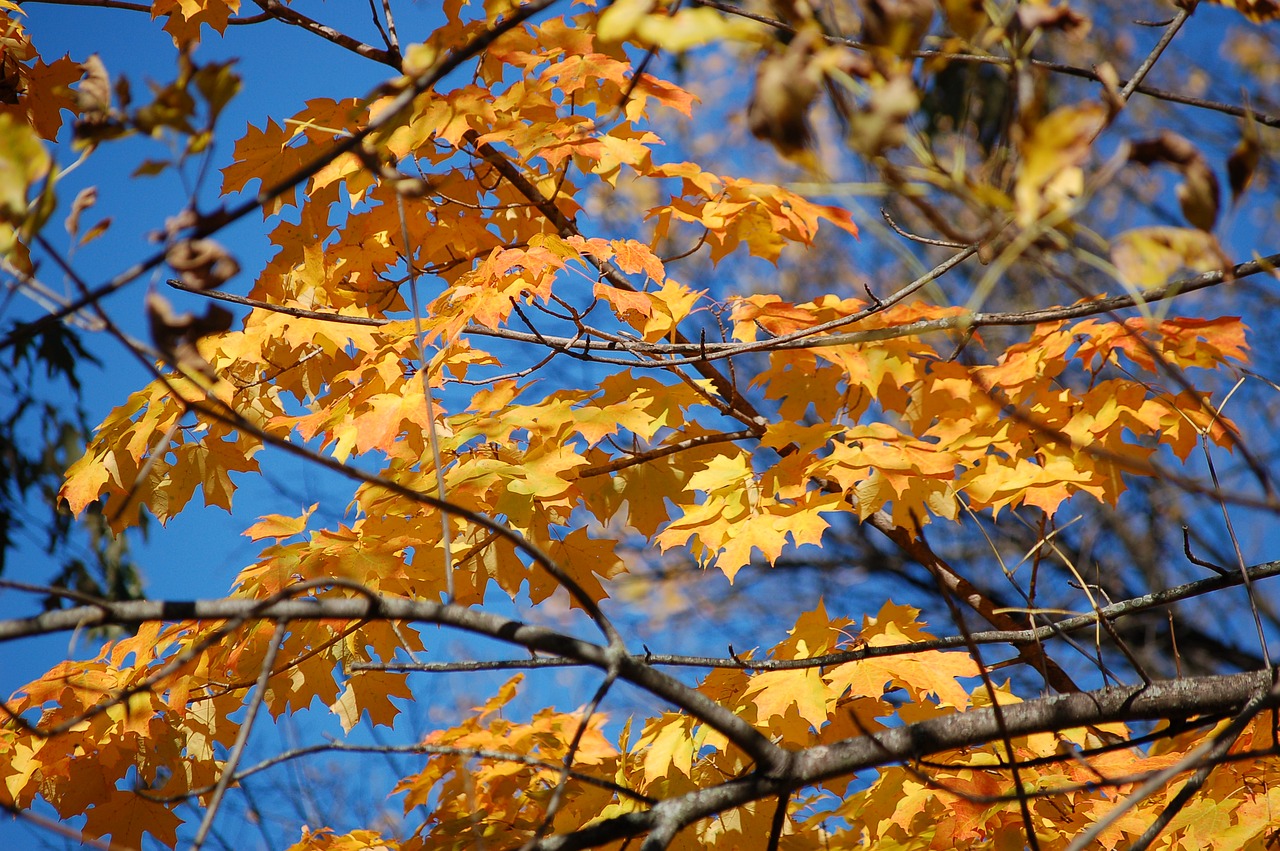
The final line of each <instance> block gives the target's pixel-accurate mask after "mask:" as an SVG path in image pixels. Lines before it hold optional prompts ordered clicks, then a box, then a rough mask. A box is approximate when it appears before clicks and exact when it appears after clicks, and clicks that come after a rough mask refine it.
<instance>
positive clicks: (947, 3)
mask: <svg viewBox="0 0 1280 851" xmlns="http://www.w3.org/2000/svg"><path fill="white" fill-rule="evenodd" d="M942 14H944V15H945V16H946V18H947V24H948V26H950V27H951V31H952V32H954V33H955V34H956V35H958V36H960V37H961V38H963V39H965V40H966V41H972V40H973V38H974V36H976V35H977V34H978V33H980V32H982V31H983V30H984V29H986V28H987V26H989V25H990V23H991V19H990V18H989V17H987V11H986V7H985V4H983V2H982V0H942Z"/></svg>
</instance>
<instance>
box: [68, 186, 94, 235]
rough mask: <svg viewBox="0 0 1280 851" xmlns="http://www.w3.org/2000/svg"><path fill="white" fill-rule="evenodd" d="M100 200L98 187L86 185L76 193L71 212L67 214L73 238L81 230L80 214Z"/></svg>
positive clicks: (69, 229)
mask: <svg viewBox="0 0 1280 851" xmlns="http://www.w3.org/2000/svg"><path fill="white" fill-rule="evenodd" d="M97 201H98V187H96V186H86V187H85V188H84V189H81V190H80V191H79V192H78V193H76V199H75V200H74V201H72V202H71V212H70V213H68V214H67V223H66V228H67V233H68V234H70V235H71V236H72V237H73V238H74V237H75V235H76V234H77V233H79V232H80V215H81V214H82V213H83V212H84V211H85V210H87V209H89V208H90V207H92V206H93V205H94V204H96V203H97Z"/></svg>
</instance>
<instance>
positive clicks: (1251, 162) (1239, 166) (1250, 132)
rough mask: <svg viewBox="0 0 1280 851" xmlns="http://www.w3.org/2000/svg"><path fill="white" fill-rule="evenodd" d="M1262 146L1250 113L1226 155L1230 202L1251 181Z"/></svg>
mask: <svg viewBox="0 0 1280 851" xmlns="http://www.w3.org/2000/svg"><path fill="white" fill-rule="evenodd" d="M1261 154H1262V147H1261V145H1259V144H1258V125H1257V124H1256V123H1255V122H1254V120H1253V115H1252V114H1250V115H1249V116H1248V117H1247V118H1246V119H1245V124H1244V132H1243V133H1242V134H1241V136H1240V142H1239V144H1237V145H1236V147H1235V150H1233V151H1232V152H1231V156H1229V157H1227V183H1228V184H1229V185H1230V187H1231V203H1232V204H1234V203H1236V202H1237V201H1239V200H1240V196H1241V195H1243V194H1244V191H1245V190H1246V189H1248V188H1249V184H1250V183H1252V182H1253V175H1254V172H1256V171H1257V170H1258V161H1259V159H1260V158H1261Z"/></svg>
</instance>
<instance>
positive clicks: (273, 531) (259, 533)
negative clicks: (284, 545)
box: [241, 502, 320, 541]
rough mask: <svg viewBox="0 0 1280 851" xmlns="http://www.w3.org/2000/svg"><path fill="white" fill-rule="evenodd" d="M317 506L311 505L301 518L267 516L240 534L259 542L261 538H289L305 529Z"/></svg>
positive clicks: (315, 504)
mask: <svg viewBox="0 0 1280 851" xmlns="http://www.w3.org/2000/svg"><path fill="white" fill-rule="evenodd" d="M319 505H320V503H318V502H317V503H314V504H312V506H311V507H310V508H308V509H307V510H306V511H304V512H303V513H302V516H301V517H287V516H285V515H283V514H268V515H266V516H265V517H263V518H262V519H261V520H259V521H258V522H257V523H254V524H253V525H252V526H250V527H249V528H248V529H245V530H244V532H242V533H241V534H243V535H245V536H247V537H248V538H249V539H250V540H253V541H261V540H262V539H263V538H276V539H279V538H291V537H293V536H294V535H296V534H298V533H299V532H301V531H302V530H303V529H305V528H307V520H308V519H309V518H310V517H311V514H312V513H313V512H314V511H315V510H316V508H317V507H319Z"/></svg>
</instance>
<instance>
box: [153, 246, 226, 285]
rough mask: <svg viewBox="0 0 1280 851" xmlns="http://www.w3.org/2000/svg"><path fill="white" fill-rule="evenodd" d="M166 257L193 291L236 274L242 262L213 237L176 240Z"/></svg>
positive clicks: (223, 281)
mask: <svg viewBox="0 0 1280 851" xmlns="http://www.w3.org/2000/svg"><path fill="white" fill-rule="evenodd" d="M165 260H166V261H167V262H168V263H169V265H170V266H172V267H173V268H174V269H175V270H176V271H177V272H178V273H179V274H180V275H181V276H182V282H183V283H184V284H186V285H187V286H188V287H190V288H191V289H194V290H200V291H203V290H213V289H217V288H218V287H220V286H222V285H223V284H225V283H226V282H227V281H229V280H230V279H231V278H233V277H235V275H236V274H237V273H239V271H240V264H239V263H237V262H236V260H235V258H234V257H232V256H231V255H230V254H228V253H227V250H226V249H225V248H223V247H222V246H221V245H219V244H218V243H216V242H214V241H213V240H212V239H184V240H182V241H180V242H176V243H174V244H173V245H172V246H171V247H170V248H169V251H168V252H167V253H166V254H165Z"/></svg>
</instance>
